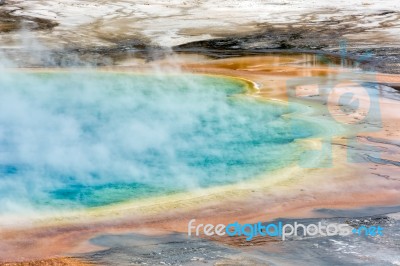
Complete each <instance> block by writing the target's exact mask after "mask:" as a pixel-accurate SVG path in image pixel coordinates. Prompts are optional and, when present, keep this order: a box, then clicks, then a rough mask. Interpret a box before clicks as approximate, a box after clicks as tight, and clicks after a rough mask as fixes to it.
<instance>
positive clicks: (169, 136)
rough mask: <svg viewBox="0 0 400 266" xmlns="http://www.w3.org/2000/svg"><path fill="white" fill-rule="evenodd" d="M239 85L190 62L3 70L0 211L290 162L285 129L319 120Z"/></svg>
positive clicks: (189, 185)
mask: <svg viewBox="0 0 400 266" xmlns="http://www.w3.org/2000/svg"><path fill="white" fill-rule="evenodd" d="M246 88H247V84H246V83H245V82H243V81H240V80H235V79H231V78H223V77H217V76H202V75H192V74H179V75H164V76H159V75H151V74H124V73H109V72H87V73H85V72H83V73H82V72H80V73H62V72H61V73H60V72H58V73H56V72H54V73H22V72H13V73H7V74H5V75H1V77H0V101H1V104H0V213H1V214H7V213H11V212H13V213H15V212H22V211H24V210H27V209H30V210H35V211H40V210H48V209H74V208H82V207H97V206H103V205H107V204H112V203H118V202H122V201H127V200H135V199H140V198H146V197H154V196H159V195H166V194H171V193H176V192H184V191H188V190H191V189H195V188H206V187H210V186H219V185H224V184H230V183H235V182H239V181H243V180H246V179H249V178H254V177H257V176H259V175H262V174H263V173H265V172H268V171H272V170H275V169H278V168H282V167H285V166H287V165H290V164H293V163H294V162H295V161H296V160H298V158H299V156H300V155H301V149H300V147H299V145H298V144H296V141H295V140H297V139H301V138H308V137H311V136H314V135H316V134H318V127H317V126H316V125H315V124H312V123H311V122H308V121H306V120H301V119H297V120H296V119H293V118H291V119H290V120H289V119H288V118H287V116H286V115H287V114H290V113H293V112H299V111H300V109H301V107H299V110H297V109H294V107H293V106H291V107H290V108H289V107H288V106H287V105H285V104H282V103H277V102H273V101H268V100H266V99H260V98H257V97H252V96H250V95H248V94H247V93H246V92H247V89H246ZM294 128H295V130H293V129H294Z"/></svg>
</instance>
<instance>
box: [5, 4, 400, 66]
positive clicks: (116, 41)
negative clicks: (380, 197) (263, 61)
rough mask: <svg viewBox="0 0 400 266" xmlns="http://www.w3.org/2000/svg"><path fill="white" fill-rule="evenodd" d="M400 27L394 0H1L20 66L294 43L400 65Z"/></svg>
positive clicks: (8, 43) (269, 48)
mask: <svg viewBox="0 0 400 266" xmlns="http://www.w3.org/2000/svg"><path fill="white" fill-rule="evenodd" d="M399 26H400V4H399V3H397V2H395V1H371V0H357V1H344V0H331V1H315V2H310V1H302V0H291V1H289V0H286V1H285V0H280V1H278V0H274V1H235V0H223V1H219V2H218V3H215V2H213V1H208V0H207V1H196V0H191V1H178V0H174V1H154V2H152V1H145V0H140V1H134V2H133V1H127V0H125V1H124V0H118V1H105V0H90V1H85V2H84V3H83V2H81V1H77V0H73V1H69V0H68V1H67V0H60V1H50V0H34V1H21V0H7V1H5V3H4V4H3V5H1V6H0V48H1V51H2V53H3V55H5V56H7V57H9V58H13V61H15V62H14V64H17V65H18V66H71V65H87V64H88V65H113V64H116V63H117V62H118V61H119V60H120V59H121V58H125V57H127V56H132V55H134V56H137V57H145V58H146V59H148V60H152V59H154V58H157V57H160V56H162V55H164V54H165V53H170V52H172V51H175V52H180V53H182V52H194V53H202V54H206V55H209V56H213V57H227V56H238V55H243V54H247V55H248V54H265V53H276V52H285V53H287V52H290V53H299V52H300V53H320V54H324V55H329V56H334V57H346V58H350V59H353V60H356V61H358V62H359V63H360V65H361V67H363V68H364V69H366V70H371V71H379V72H386V73H400V57H399V56H398V55H399V52H400V42H399V41H400V34H399V33H400V31H399ZM3 57H4V56H3Z"/></svg>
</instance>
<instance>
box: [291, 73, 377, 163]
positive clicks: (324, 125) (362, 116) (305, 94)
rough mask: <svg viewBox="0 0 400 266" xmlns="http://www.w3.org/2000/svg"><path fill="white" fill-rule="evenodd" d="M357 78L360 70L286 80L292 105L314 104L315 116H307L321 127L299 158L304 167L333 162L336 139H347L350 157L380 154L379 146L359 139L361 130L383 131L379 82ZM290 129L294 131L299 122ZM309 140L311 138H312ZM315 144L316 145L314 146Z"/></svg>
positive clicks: (354, 159) (361, 158)
mask: <svg viewBox="0 0 400 266" xmlns="http://www.w3.org/2000/svg"><path fill="white" fill-rule="evenodd" d="M371 76H372V77H374V75H370V76H369V79H368V82H365V81H360V80H357V79H356V77H357V73H355V72H346V71H343V73H335V74H334V75H330V76H325V77H300V78H293V79H289V80H288V81H287V82H286V91H287V96H288V102H289V108H290V109H296V106H311V105H313V112H314V114H313V117H312V118H309V117H308V120H309V121H310V122H311V123H313V124H316V125H317V127H319V128H320V129H321V131H323V132H321V133H320V134H317V136H315V139H312V140H314V143H318V145H314V147H313V148H312V149H308V150H306V151H305V152H304V154H302V156H301V158H300V163H299V164H300V166H301V167H304V168H327V167H331V166H332V157H333V156H332V145H334V142H333V139H335V138H336V139H337V138H345V139H346V140H347V145H346V151H347V161H348V162H352V163H359V162H365V160H366V158H368V155H371V153H373V156H374V157H375V158H379V157H380V156H379V150H377V149H376V148H375V147H373V146H370V145H367V144H365V143H362V142H360V141H359V138H358V136H359V135H360V134H362V133H369V132H376V131H380V130H381V128H382V121H381V112H380V106H379V84H377V83H376V82H374V79H372V80H371ZM292 124H293V126H291V130H292V132H293V134H294V135H295V132H296V126H295V123H292ZM309 140H310V139H309ZM315 146H317V147H316V148H315Z"/></svg>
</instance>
